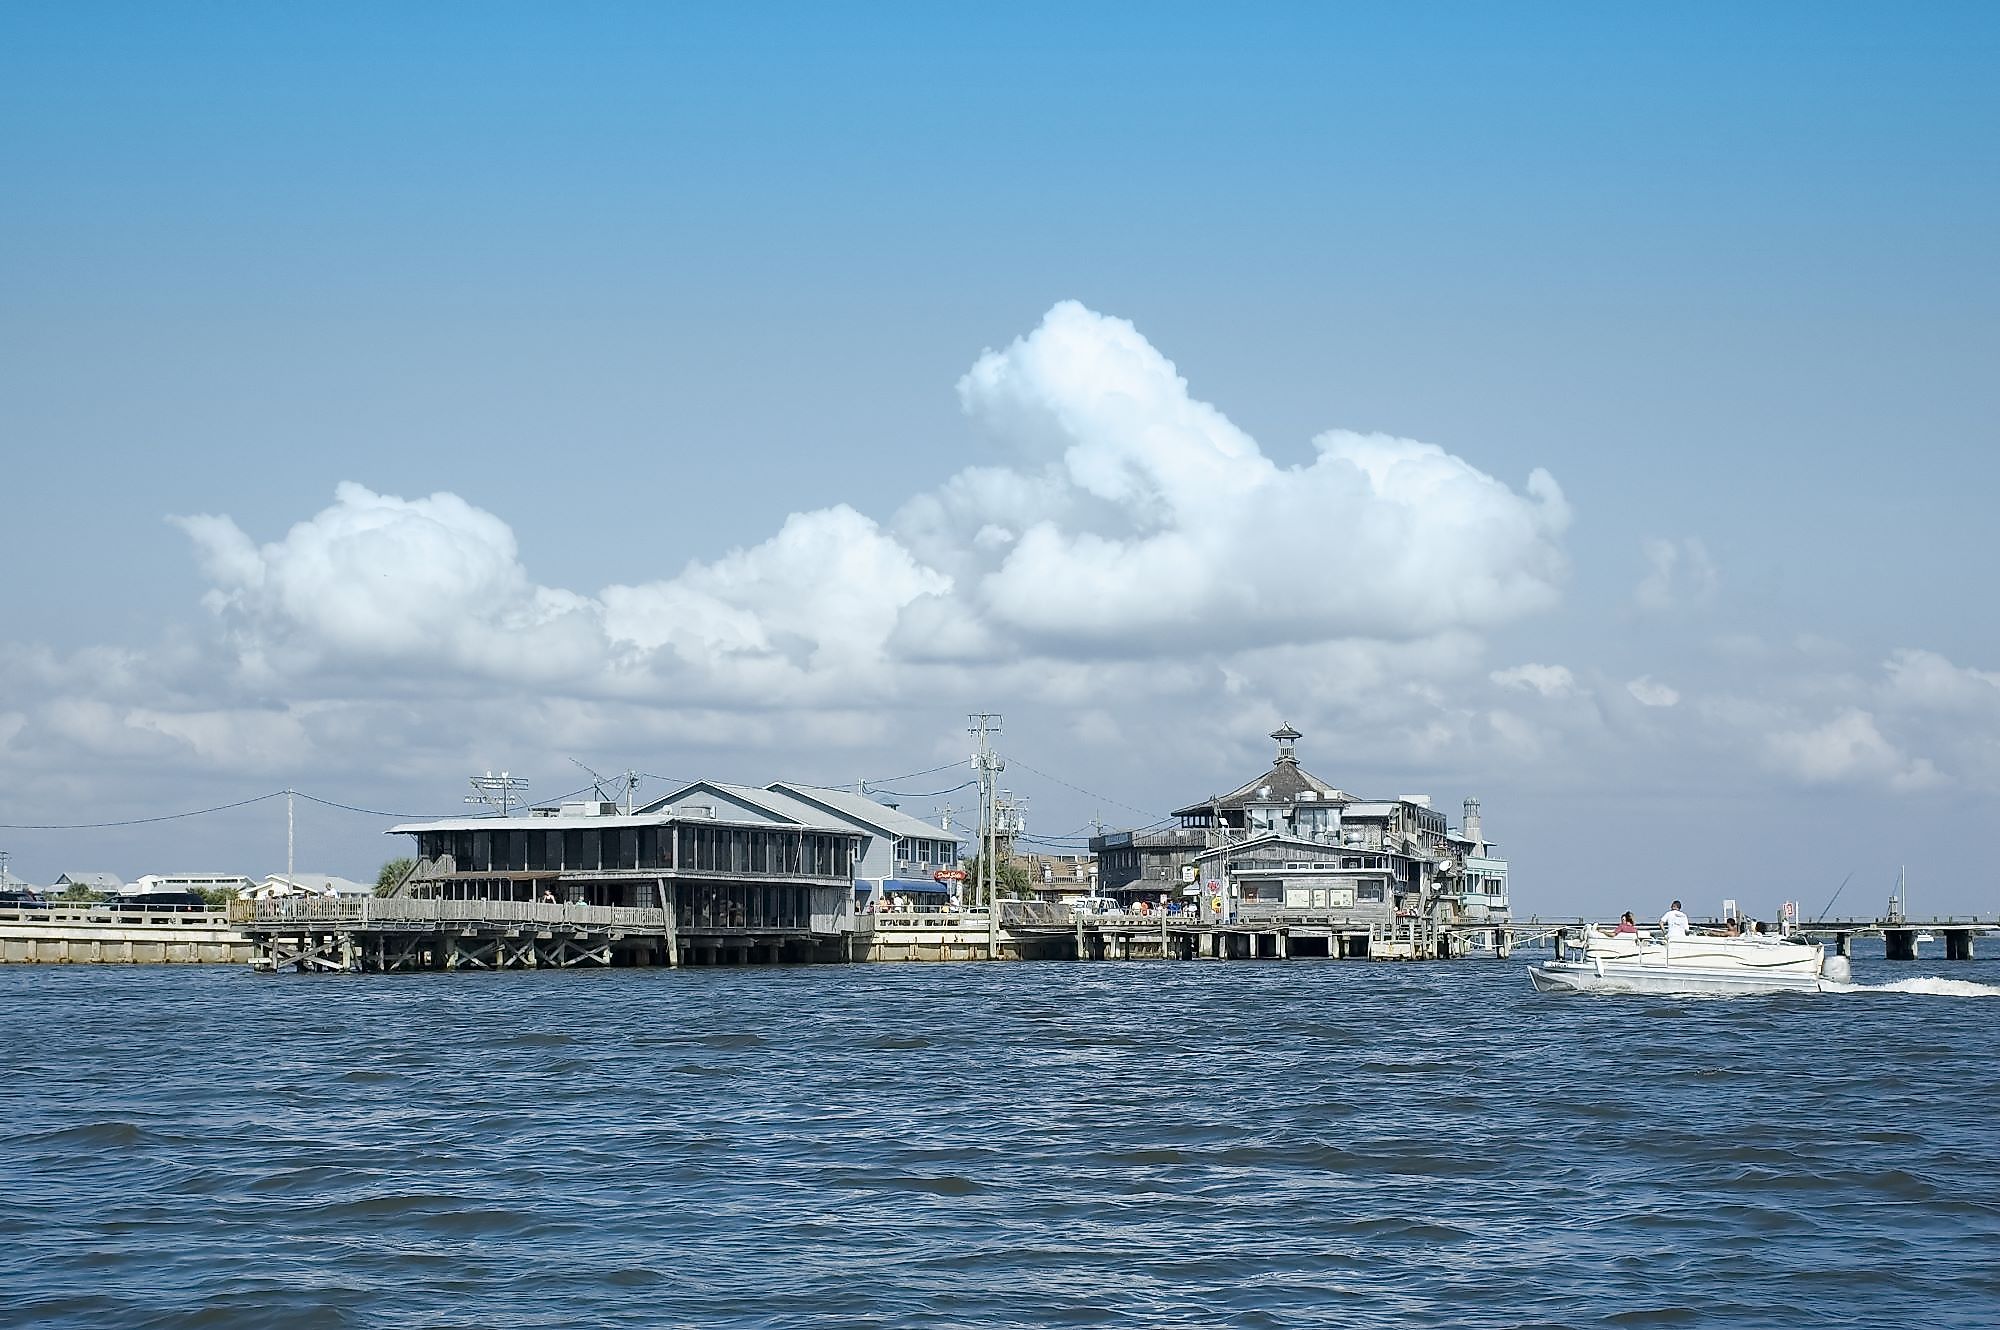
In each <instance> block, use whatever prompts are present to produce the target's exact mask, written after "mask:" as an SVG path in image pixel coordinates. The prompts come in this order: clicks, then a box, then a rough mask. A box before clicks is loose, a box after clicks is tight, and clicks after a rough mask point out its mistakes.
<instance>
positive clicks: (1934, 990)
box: [1820, 975, 2000, 997]
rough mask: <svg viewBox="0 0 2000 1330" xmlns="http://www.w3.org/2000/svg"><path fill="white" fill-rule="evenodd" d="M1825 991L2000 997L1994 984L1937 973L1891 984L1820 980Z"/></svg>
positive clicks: (1999, 990) (1821, 989)
mask: <svg viewBox="0 0 2000 1330" xmlns="http://www.w3.org/2000/svg"><path fill="white" fill-rule="evenodd" d="M1820 991H1821V992H1823V993H1923V994H1926V995H1928V996H1930V997H2000V988H1997V987H1995V986H1994V985H1992V984H1975V983H1973V982H1972V981H1971V980H1970V979H1940V978H1938V977H1937V976H1936V975H1926V976H1924V977H1923V978H1921V979H1898V980H1896V981H1895V982H1894V983H1891V984H1835V983H1829V982H1827V981H1825V980H1821V981H1820Z"/></svg>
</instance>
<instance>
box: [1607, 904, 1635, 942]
mask: <svg viewBox="0 0 2000 1330" xmlns="http://www.w3.org/2000/svg"><path fill="white" fill-rule="evenodd" d="M1638 933H1639V925H1637V924H1635V923H1633V922H1632V912H1631V911H1630V910H1627V911H1625V913H1623V914H1621V915H1619V916H1618V927H1616V928H1614V929H1612V930H1611V936H1613V937H1622V936H1625V935H1626V934H1630V935H1632V936H1634V937H1636V936H1638Z"/></svg>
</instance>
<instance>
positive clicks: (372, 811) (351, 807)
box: [0, 790, 438, 831]
mask: <svg viewBox="0 0 2000 1330" xmlns="http://www.w3.org/2000/svg"><path fill="white" fill-rule="evenodd" d="M287 794H291V795H294V796H295V797H297V798H300V799H305V800H308V801H309V802H312V803H316V804H322V805H324V806H325V807H328V808H338V809H340V810H341V811H342V812H345V813H360V814H362V815H364V816H366V817H409V818H429V817H436V816H438V814H436V813H396V812H389V811H386V810H384V809H380V808H362V807H360V806H359V805H358V804H345V803H342V802H340V800H338V799H322V798H320V796H318V795H316V794H307V793H306V792H305V791H304V790H272V791H270V792H269V793H268V794H258V795H252V796H251V797H250V798H248V799H238V800H236V801H235V802H234V803H227V804H216V805H215V806H214V807H212V808H192V809H189V810H188V811H187V812H184V813H160V814H157V815H156V816H153V817H126V818H119V819H117V820H115V821H110V822H0V831H105V830H109V829H111V828H113V827H144V826H151V825H153V824H154V823H158V822H180V821H184V820H185V819H187V818H191V817H207V816H209V815H210V814H211V813H226V812H228V811H230V810H231V809H232V808H248V807H249V806H250V805H251V804H261V803H263V802H265V801H266V800H269V799H282V798H284V797H285V795H287Z"/></svg>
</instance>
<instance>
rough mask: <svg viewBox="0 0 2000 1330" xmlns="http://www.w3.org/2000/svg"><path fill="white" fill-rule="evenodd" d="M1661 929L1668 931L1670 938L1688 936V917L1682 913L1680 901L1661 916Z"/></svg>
mask: <svg viewBox="0 0 2000 1330" xmlns="http://www.w3.org/2000/svg"><path fill="white" fill-rule="evenodd" d="M1660 927H1662V928H1664V929H1666V930H1667V936H1668V937H1669V938H1677V937H1686V936H1687V935H1688V917H1687V915H1686V914H1684V913H1682V911H1681V903H1680V902H1679V901H1675V902H1674V904H1673V908H1672V909H1670V910H1668V911H1667V912H1666V913H1665V914H1663V915H1661V916H1660Z"/></svg>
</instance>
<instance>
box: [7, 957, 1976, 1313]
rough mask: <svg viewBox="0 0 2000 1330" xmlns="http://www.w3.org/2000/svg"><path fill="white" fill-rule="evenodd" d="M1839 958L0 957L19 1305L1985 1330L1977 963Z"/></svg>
mask: <svg viewBox="0 0 2000 1330" xmlns="http://www.w3.org/2000/svg"><path fill="white" fill-rule="evenodd" d="M1856 970H1857V974H1856V980H1857V984H1858V986H1859V987H1858V991H1856V992H1853V993H1844V994H1838V995H1826V996H1818V997H1798V996H1792V997H1758V998H1728V999H1707V1000H1669V999H1661V998H1649V997H1631V996H1626V997H1605V996H1599V997H1583V996H1557V995H1538V994H1535V993H1533V992H1531V991H1530V990H1529V986H1528V983H1527V980H1526V978H1525V975H1524V962H1523V961H1522V960H1521V959H1519V958H1517V959H1516V960H1515V961H1513V962H1492V961H1472V962H1462V963H1453V964H1430V965H1405V966H1397V965H1379V964H1378V965H1369V964H1360V963H1353V962H1347V963H1341V962H1324V961H1292V962H1274V961H1261V962H1248V961H1245V962H1231V963H1186V962H1181V963H1168V962H1146V961H1137V962H1122V963H1118V962H1106V963H1096V964H1074V963H1070V964H1062V963H1054V964H967V965H907V966H887V965H875V966H853V967H831V966H828V967H809V968H790V969H735V970H684V971H679V972H669V971H607V972H597V973H567V974H551V973H546V972H544V973H536V974H499V975H491V974H488V975H406V976H328V977H314V978H307V977H299V976H292V975H279V976H261V977H260V976H253V975H251V974H249V973H247V972H245V971H243V970H239V969H236V968H221V967H158V968H116V967H104V968H93V967H64V968H58V967H28V966H22V967H7V968H6V969H4V970H0V1029H4V1037H0V1124H4V1130H5V1142H6V1147H5V1151H4V1160H5V1166H4V1168H0V1323H4V1324H7V1325H36V1326H117V1327H143V1326H160V1327H168V1326H171V1327H208V1328H216V1327H236V1326H246V1327H247V1326H279V1325H283V1326H290V1327H301V1326H303V1327H319V1326H378V1325H379V1326H425V1327H430V1326H481V1327H485V1326H670V1325H731V1326H1200V1327H1215V1326H1249V1327H1262V1326H1269V1327H1282V1326H1383V1327H1388V1326H1395V1327H1408V1326H1786V1327H1804V1326H1876V1325H1879V1326H1907V1325H1912V1324H1919V1323H1921V1324H1923V1325H1925V1326H1929V1327H1941V1326H1978V1327H1988V1326H1993V1325H1996V1324H2000V1063H1996V1058H1995V1051H1996V1034H2000V964H1996V963H1995V962H1993V961H1985V960H1982V961H1976V962H1971V963H1957V964H1951V965H1947V964H1945V963H1943V962H1932V961H1922V962H1918V963H1917V964H1916V965H1914V966H1912V965H1908V964H1903V965H1897V966H1890V965H1887V964H1886V963H1884V962H1882V961H1879V960H1875V961H1868V960H1862V961H1859V962H1857V965H1856ZM1885 984H1886V985H1889V986H1890V989H1889V990H1887V991H1885V990H1884V989H1882V988H1881V987H1880V986H1881V985H1885Z"/></svg>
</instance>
